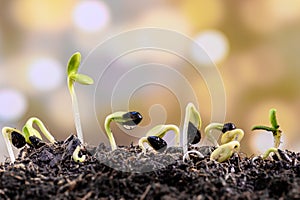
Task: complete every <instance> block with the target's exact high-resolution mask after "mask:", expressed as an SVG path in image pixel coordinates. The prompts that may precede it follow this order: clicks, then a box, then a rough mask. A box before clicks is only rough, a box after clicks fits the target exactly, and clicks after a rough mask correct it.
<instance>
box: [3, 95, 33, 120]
mask: <svg viewBox="0 0 300 200" xmlns="http://www.w3.org/2000/svg"><path fill="white" fill-rule="evenodd" d="M27 106H28V103H27V100H26V98H25V96H24V95H23V94H22V93H20V92H19V91H17V90H14V89H1V90H0V121H14V120H18V119H20V118H21V117H22V116H23V115H24V114H25V112H26V110H27Z"/></svg>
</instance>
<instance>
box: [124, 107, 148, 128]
mask: <svg viewBox="0 0 300 200" xmlns="http://www.w3.org/2000/svg"><path fill="white" fill-rule="evenodd" d="M123 118H124V119H128V121H126V122H123V123H122V124H123V125H128V126H135V125H138V124H139V123H140V122H141V121H142V119H143V116H142V115H141V114H140V113H139V112H136V111H132V112H127V113H125V114H124V115H123Z"/></svg>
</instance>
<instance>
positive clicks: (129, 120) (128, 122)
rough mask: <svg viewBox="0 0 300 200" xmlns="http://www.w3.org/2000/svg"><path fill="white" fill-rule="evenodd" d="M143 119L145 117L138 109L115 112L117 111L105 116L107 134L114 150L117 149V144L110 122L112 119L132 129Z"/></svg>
mask: <svg viewBox="0 0 300 200" xmlns="http://www.w3.org/2000/svg"><path fill="white" fill-rule="evenodd" d="M142 119H143V117H142V115H141V114H140V113H139V112H136V111H133V112H115V113H112V114H110V115H108V116H107V117H106V118H105V122H104V128H105V131H106V134H107V136H108V139H109V142H110V146H111V149H112V151H113V150H115V149H117V145H116V141H115V138H114V136H113V134H112V132H111V129H110V123H111V122H112V121H115V122H116V123H118V124H121V125H122V126H123V127H124V128H125V129H127V130H131V129H133V128H135V127H136V126H137V125H138V124H139V123H140V122H141V121H142Z"/></svg>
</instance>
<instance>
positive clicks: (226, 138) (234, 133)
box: [221, 128, 244, 144]
mask: <svg viewBox="0 0 300 200" xmlns="http://www.w3.org/2000/svg"><path fill="white" fill-rule="evenodd" d="M243 137H244V131H243V130H242V129H239V128H237V129H234V130H230V131H227V132H225V133H223V135H222V137H221V144H226V143H228V142H231V141H238V142H240V141H241V140H242V139H243Z"/></svg>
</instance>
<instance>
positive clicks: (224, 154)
mask: <svg viewBox="0 0 300 200" xmlns="http://www.w3.org/2000/svg"><path fill="white" fill-rule="evenodd" d="M239 148H240V143H239V142H238V141H231V142H229V143H226V144H222V145H221V146H219V147H218V148H217V149H215V150H214V151H213V152H212V153H211V155H210V160H216V161H218V162H224V161H226V160H228V159H229V158H230V157H231V156H232V154H233V153H234V152H237V151H238V149H239Z"/></svg>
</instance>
